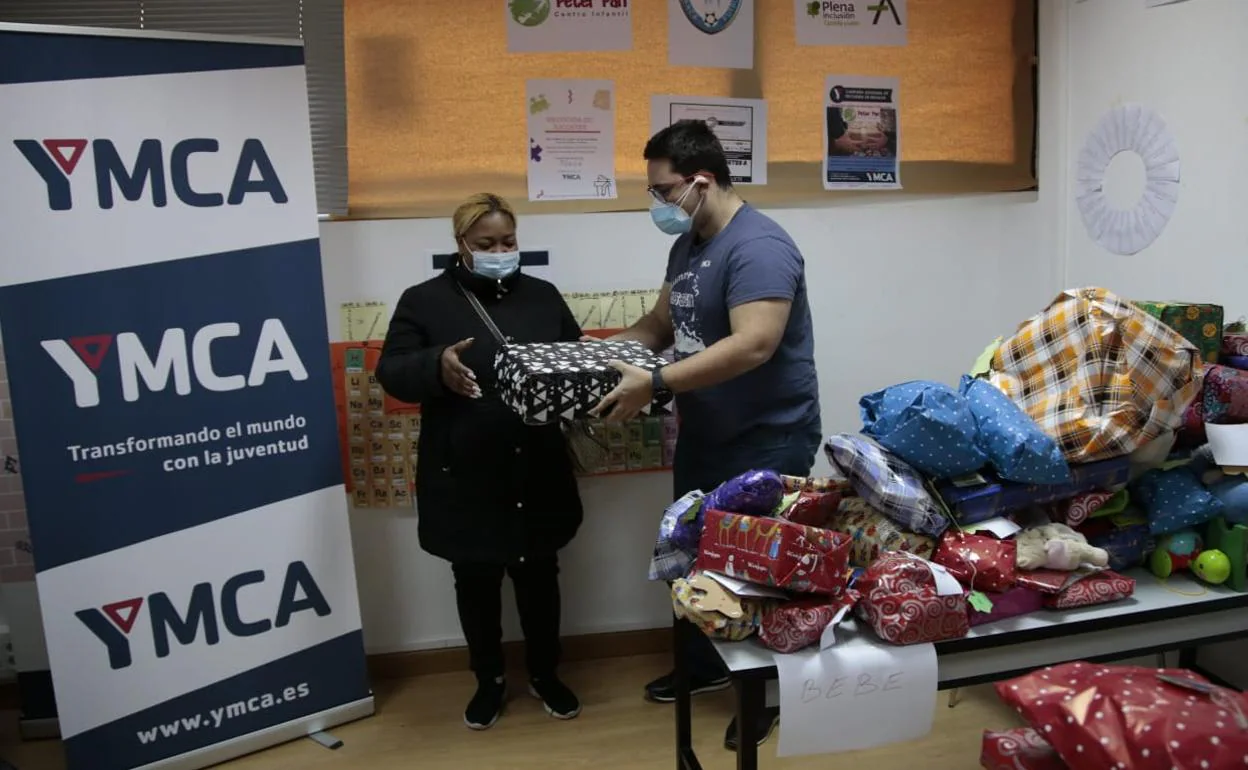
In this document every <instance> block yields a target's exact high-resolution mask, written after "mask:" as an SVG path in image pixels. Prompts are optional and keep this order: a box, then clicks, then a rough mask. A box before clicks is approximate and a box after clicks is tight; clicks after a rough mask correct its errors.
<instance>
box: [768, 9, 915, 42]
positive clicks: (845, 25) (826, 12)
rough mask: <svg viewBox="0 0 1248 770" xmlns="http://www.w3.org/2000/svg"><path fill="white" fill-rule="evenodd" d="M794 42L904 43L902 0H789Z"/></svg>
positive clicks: (905, 16)
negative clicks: (795, 27) (795, 24)
mask: <svg viewBox="0 0 1248 770" xmlns="http://www.w3.org/2000/svg"><path fill="white" fill-rule="evenodd" d="M793 18H794V19H795V20H796V23H797V44H798V45H905V44H906V27H907V25H908V24H909V19H910V17H909V16H907V15H906V0H877V1H876V2H856V3H847V2H843V0H841V1H838V2H832V1H831V0H823V2H810V1H808V0H793Z"/></svg>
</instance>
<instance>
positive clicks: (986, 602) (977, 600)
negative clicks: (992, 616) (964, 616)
mask: <svg viewBox="0 0 1248 770" xmlns="http://www.w3.org/2000/svg"><path fill="white" fill-rule="evenodd" d="M966 603H967V604H969V605H971V607H972V609H974V610H975V611H976V612H982V613H984V614H985V615H987V614H988V613H990V612H992V599H989V598H988V595H987V594H985V593H984V592H983V591H971V593H970V594H969V595H968V596H967V597H966Z"/></svg>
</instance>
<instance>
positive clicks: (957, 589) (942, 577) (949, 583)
mask: <svg viewBox="0 0 1248 770" xmlns="http://www.w3.org/2000/svg"><path fill="white" fill-rule="evenodd" d="M924 565H925V566H926V567H927V568H928V569H929V570H931V571H932V577H933V578H935V579H936V595H937V596H957V595H958V594H961V593H963V592H964V591H965V590H966V589H964V588H963V587H962V584H961V583H959V582H958V579H957V578H955V577H954V576H953V575H950V574H949V570H947V569H945V568H944V567H942V566H940V565H939V564H936V563H935V562H930V561H927V562H924Z"/></svg>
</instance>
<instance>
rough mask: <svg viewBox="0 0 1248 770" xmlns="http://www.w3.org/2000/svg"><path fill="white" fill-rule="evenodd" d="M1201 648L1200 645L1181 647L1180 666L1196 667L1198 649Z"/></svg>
mask: <svg viewBox="0 0 1248 770" xmlns="http://www.w3.org/2000/svg"><path fill="white" fill-rule="evenodd" d="M1199 649H1200V648H1199V647H1181V648H1179V668H1186V669H1193V668H1196V651H1197V650H1199Z"/></svg>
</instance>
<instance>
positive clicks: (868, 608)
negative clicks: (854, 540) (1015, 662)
mask: <svg viewBox="0 0 1248 770" xmlns="http://www.w3.org/2000/svg"><path fill="white" fill-rule="evenodd" d="M941 569H943V568H942V567H940V566H939V565H936V564H932V563H931V562H929V561H927V560H926V559H920V558H919V557H917V556H911V555H908V554H901V553H886V554H884V555H883V556H881V557H880V558H879V559H878V560H876V562H875V563H874V564H872V565H871V566H870V567H868V568H867V571H866V574H864V575H863V576H862V577H861V578H859V580H858V582H857V583H856V584H855V588H856V590H857V591H858V592H859V594H860V595H861V596H862V598H861V600H859V602H858V605H857V608H856V610H855V611H856V613H857V615H858V617H859V618H861V619H862V620H863V621H865V622H866V623H868V624H870V626H871V629H872V630H873V631H875V634H876V636H878V637H880V638H881V639H883V640H884V641H886V642H890V643H892V644H921V643H924V642H939V641H942V640H945V639H957V638H959V637H963V636H966V634H967V633H968V632H969V631H970V629H971V627H970V621H969V618H968V610H967V606H966V594H965V593H964V592H963V591H962V589H961V586H959V585H958V582H957V581H956V580H954V579H953V577H952V576H949V575H946V576H945V578H946V579H943V580H942V579H941V578H939V577H938V572H937V571H938V570H941ZM950 581H951V582H952V585H949V582H950Z"/></svg>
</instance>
